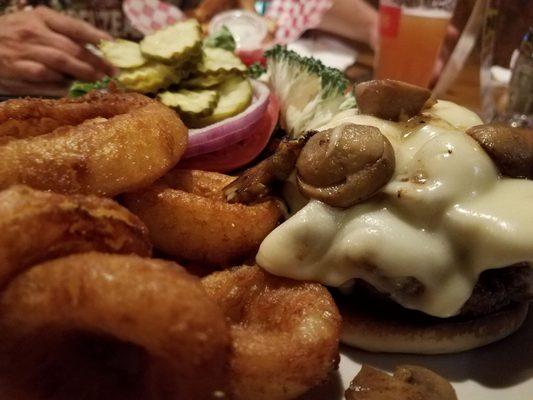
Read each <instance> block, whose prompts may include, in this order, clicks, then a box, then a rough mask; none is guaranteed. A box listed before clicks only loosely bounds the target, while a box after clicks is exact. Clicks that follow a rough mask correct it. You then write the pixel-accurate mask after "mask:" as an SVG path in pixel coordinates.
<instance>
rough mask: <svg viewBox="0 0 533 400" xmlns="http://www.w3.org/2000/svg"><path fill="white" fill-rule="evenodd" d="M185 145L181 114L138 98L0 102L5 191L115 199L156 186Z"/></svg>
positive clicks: (0, 173) (0, 172) (0, 170)
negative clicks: (19, 187) (19, 188)
mask: <svg viewBox="0 0 533 400" xmlns="http://www.w3.org/2000/svg"><path fill="white" fill-rule="evenodd" d="M186 145H187V128H186V127H185V125H183V123H182V122H181V120H180V119H179V117H178V116H177V114H176V113H175V112H173V111H172V110H170V109H169V108H167V107H165V106H164V105H162V104H161V103H159V102H157V101H155V100H151V99H149V98H147V97H144V96H141V95H138V94H134V93H107V94H100V93H93V94H89V95H87V96H86V97H82V98H80V99H77V100H42V99H23V100H13V101H11V102H10V101H8V102H5V103H2V104H0V189H2V188H6V187H8V186H10V185H13V184H16V183H23V184H26V185H28V186H31V187H34V188H36V189H43V190H53V191H56V192H60V193H82V194H98V195H102V196H114V195H116V194H119V193H122V192H126V191H132V190H137V189H139V188H141V187H144V186H147V185H149V184H151V183H152V182H154V181H155V180H156V179H158V178H159V177H160V176H161V175H163V174H164V173H165V172H166V171H168V170H169V169H170V168H172V167H173V166H174V165H175V164H176V163H177V161H178V160H179V159H180V157H181V155H182V154H183V152H184V151H185V148H186Z"/></svg>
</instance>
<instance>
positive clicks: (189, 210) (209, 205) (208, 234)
mask: <svg viewBox="0 0 533 400" xmlns="http://www.w3.org/2000/svg"><path fill="white" fill-rule="evenodd" d="M233 179H234V178H233V177H230V176H228V175H223V174H219V173H216V172H206V171H196V170H180V169H174V170H172V171H171V172H169V173H168V174H167V175H165V176H164V177H163V178H161V179H160V180H159V181H157V182H156V183H155V184H154V185H152V186H151V187H149V188H147V189H145V190H142V191H139V192H136V193H128V194H125V195H124V196H122V200H123V203H124V204H125V205H126V207H127V208H128V209H130V210H131V211H132V212H133V213H134V214H136V215H137V216H139V218H141V220H142V221H143V222H144V223H145V224H146V225H147V226H148V229H149V231H150V237H151V239H152V243H154V246H155V247H156V248H158V249H160V250H162V251H163V252H165V253H167V254H168V255H171V256H173V257H175V258H176V259H177V260H178V261H188V262H192V263H199V264H203V265H208V266H218V267H220V266H227V265H235V264H236V263H238V262H242V261H243V260H244V259H245V258H246V257H248V256H251V255H252V256H253V255H254V252H255V251H256V250H257V248H258V247H259V245H260V244H261V242H262V241H263V239H264V238H265V237H266V236H267V235H268V234H269V233H270V231H272V230H273V229H274V228H275V227H276V225H277V223H278V221H279V219H280V217H281V211H280V210H279V208H278V206H277V205H276V203H275V202H274V201H273V200H270V201H266V202H263V203H259V204H254V205H243V204H228V203H226V202H225V201H224V197H223V193H222V188H224V187H225V186H226V185H227V184H229V183H230V182H232V181H233Z"/></svg>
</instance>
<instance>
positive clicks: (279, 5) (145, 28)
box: [122, 0, 333, 44]
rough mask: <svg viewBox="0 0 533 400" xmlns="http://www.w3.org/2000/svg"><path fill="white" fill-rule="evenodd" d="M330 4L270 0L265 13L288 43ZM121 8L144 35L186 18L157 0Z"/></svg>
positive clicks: (134, 0)
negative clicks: (274, 22)
mask: <svg viewBox="0 0 533 400" xmlns="http://www.w3.org/2000/svg"><path fill="white" fill-rule="evenodd" d="M332 4H333V0H271V1H270V3H269V6H268V9H267V13H266V17H268V18H270V19H272V20H274V21H276V23H277V30H276V34H275V42H276V43H280V44H287V43H290V42H292V41H294V40H296V39H298V38H299V37H300V36H301V35H302V34H303V33H304V32H305V31H306V30H308V29H312V28H315V27H316V26H317V25H318V24H319V23H320V20H321V19H322V16H323V15H324V13H325V12H326V11H327V10H329V8H330V7H331V6H332ZM122 8H123V10H124V13H125V14H126V16H127V17H128V19H129V20H130V22H131V24H132V25H133V26H134V27H135V28H136V29H138V30H139V31H141V32H142V33H144V34H145V35H147V34H149V33H152V32H154V31H156V30H158V29H161V28H164V27H165V26H167V25H171V24H173V23H175V22H176V21H180V20H182V19H184V18H185V16H184V14H183V12H182V11H181V10H180V9H179V8H178V7H175V6H173V5H171V4H169V3H165V2H163V1H159V0H124V2H123V3H122Z"/></svg>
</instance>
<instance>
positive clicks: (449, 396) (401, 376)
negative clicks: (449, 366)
mask: <svg viewBox="0 0 533 400" xmlns="http://www.w3.org/2000/svg"><path fill="white" fill-rule="evenodd" d="M346 399H347V400H420V399H424V400H457V395H456V394H455V390H454V389H453V387H452V385H450V383H449V382H448V381H447V380H446V379H444V378H443V377H442V376H440V375H438V374H436V373H435V372H433V371H430V370H429V369H426V368H423V367H418V366H415V365H403V366H399V367H397V368H396V370H395V371H394V375H393V376H390V375H389V374H387V373H385V372H382V371H379V370H377V369H374V368H372V367H369V366H368V365H363V367H362V368H361V371H359V373H358V374H357V376H356V377H355V378H354V380H353V381H352V383H351V384H350V387H349V388H348V390H347V391H346Z"/></svg>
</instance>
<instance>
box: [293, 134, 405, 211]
mask: <svg viewBox="0 0 533 400" xmlns="http://www.w3.org/2000/svg"><path fill="white" fill-rule="evenodd" d="M394 166H395V158H394V150H393V148H392V145H391V143H390V142H389V140H388V139H387V138H386V137H385V136H384V135H383V134H382V133H381V132H380V130H379V129H378V128H376V127H373V126H366V125H356V124H343V125H339V126H337V127H335V128H333V129H328V130H325V131H322V132H319V133H317V134H315V135H314V136H313V137H312V138H311V139H309V141H308V142H307V143H306V145H305V146H304V148H303V149H302V152H301V153H300V156H299V157H298V160H297V161H296V170H297V183H298V187H299V189H300V191H301V192H302V193H303V194H304V195H306V196H308V197H311V198H315V199H317V200H321V201H323V202H324V203H326V204H329V205H331V206H334V207H343V208H347V207H350V206H352V205H354V204H356V203H358V202H360V201H363V200H365V199H367V198H369V197H370V196H372V195H373V194H374V193H376V192H377V191H378V190H379V189H381V188H382V187H383V186H384V185H385V184H386V183H387V182H388V181H389V180H390V178H391V177H392V175H393V173H394Z"/></svg>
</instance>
